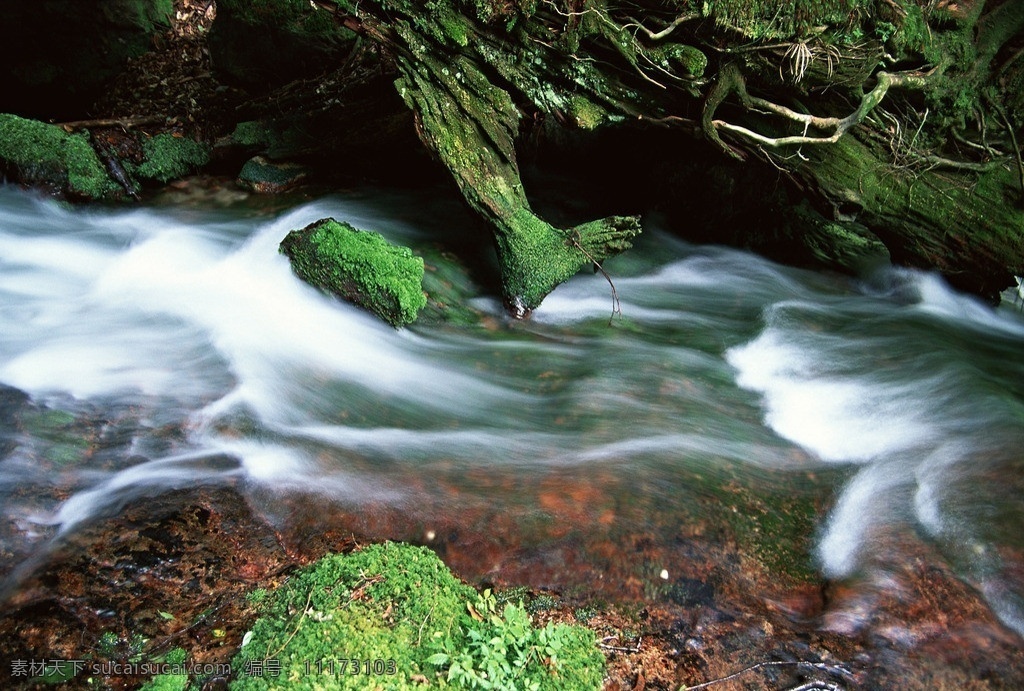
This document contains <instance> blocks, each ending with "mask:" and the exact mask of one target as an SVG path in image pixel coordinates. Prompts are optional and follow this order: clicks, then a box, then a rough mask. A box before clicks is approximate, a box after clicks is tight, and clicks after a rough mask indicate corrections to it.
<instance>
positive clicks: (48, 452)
mask: <svg viewBox="0 0 1024 691" xmlns="http://www.w3.org/2000/svg"><path fill="white" fill-rule="evenodd" d="M20 422H21V425H22V427H23V428H24V429H25V431H26V432H28V433H29V435H30V436H31V437H32V438H33V439H35V440H36V441H37V443H38V444H39V445H40V449H39V451H40V454H41V455H42V456H43V457H44V458H45V459H46V460H48V461H50V462H51V463H55V464H57V465H70V464H73V463H78V462H79V461H81V460H83V459H84V458H85V457H86V456H87V455H88V454H89V450H90V448H91V443H90V441H89V439H88V437H87V435H88V430H86V429H84V428H79V427H78V426H77V424H76V423H77V420H76V419H75V416H74V415H72V414H71V413H68V412H65V411H63V410H50V409H44V410H27V411H24V412H23V413H22V414H21V415H20Z"/></svg>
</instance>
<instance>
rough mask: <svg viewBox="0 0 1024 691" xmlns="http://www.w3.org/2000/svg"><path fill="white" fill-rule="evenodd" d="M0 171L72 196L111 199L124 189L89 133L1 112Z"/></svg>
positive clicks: (57, 192)
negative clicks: (70, 131)
mask: <svg viewBox="0 0 1024 691" xmlns="http://www.w3.org/2000/svg"><path fill="white" fill-rule="evenodd" d="M0 173H2V174H5V175H8V176H10V177H12V178H13V179H14V180H16V181H18V182H21V183H22V184H25V185H32V186H37V187H42V188H44V189H46V190H47V191H49V192H51V193H53V194H57V195H61V196H65V197H69V198H72V199H84V200H100V199H111V198H116V197H119V196H120V195H121V194H122V192H123V189H122V188H121V186H120V185H118V184H117V183H116V182H114V180H113V179H112V178H111V177H110V175H109V174H108V173H107V170H106V167H105V166H104V165H103V163H102V162H101V161H100V158H99V156H98V155H97V154H96V151H95V150H94V149H93V148H92V146H91V145H90V144H89V136H88V134H85V133H75V134H72V133H68V132H66V131H64V130H63V129H62V128H60V127H57V126H56V125H49V124H47V123H45V122H39V121H37V120H28V119H25V118H21V117H18V116H16V115H10V114H0Z"/></svg>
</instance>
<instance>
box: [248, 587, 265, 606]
mask: <svg viewBox="0 0 1024 691" xmlns="http://www.w3.org/2000/svg"><path fill="white" fill-rule="evenodd" d="M266 599H267V589H266V588H257V589H256V590H253V591H252V592H250V593H246V595H245V600H246V602H248V603H249V604H250V605H258V604H261V603H262V602H263V601H265V600H266Z"/></svg>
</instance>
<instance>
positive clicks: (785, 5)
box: [678, 0, 874, 40]
mask: <svg viewBox="0 0 1024 691" xmlns="http://www.w3.org/2000/svg"><path fill="white" fill-rule="evenodd" d="M678 4H679V6H680V8H681V9H685V10H689V11H691V12H699V13H700V14H702V15H703V16H705V17H708V18H710V19H713V20H714V21H715V22H716V23H717V24H719V25H720V26H723V27H727V28H730V29H733V30H735V31H738V32H740V33H742V34H743V35H745V36H748V37H749V38H752V39H755V40H777V39H783V40H785V39H792V38H796V37H800V36H805V35H808V34H809V33H811V32H813V31H817V29H818V27H821V26H832V27H846V26H851V25H856V24H858V23H859V22H860V21H862V20H863V19H864V18H865V17H867V16H869V15H870V14H871V12H872V11H873V10H874V2H873V0H782V1H781V2H762V1H760V0H682V1H681V2H679V3H678Z"/></svg>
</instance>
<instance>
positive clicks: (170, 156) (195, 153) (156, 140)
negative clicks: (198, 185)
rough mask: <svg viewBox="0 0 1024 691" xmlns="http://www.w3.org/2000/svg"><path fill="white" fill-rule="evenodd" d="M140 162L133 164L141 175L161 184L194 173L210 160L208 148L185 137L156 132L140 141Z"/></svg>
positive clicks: (135, 171) (136, 171)
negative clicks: (141, 157) (141, 160)
mask: <svg viewBox="0 0 1024 691" xmlns="http://www.w3.org/2000/svg"><path fill="white" fill-rule="evenodd" d="M142 155H143V159H144V160H143V162H142V163H140V164H138V165H137V166H134V167H133V172H134V173H135V174H136V175H138V176H139V177H142V178H147V179H150V180H156V181H158V182H161V183H164V182H167V181H169V180H173V179H175V178H180V177H184V176H185V175H188V174H190V173H193V172H195V171H196V170H198V169H199V168H201V167H202V166H204V165H206V164H207V163H209V162H210V147H209V146H207V145H206V144H203V143H201V142H197V141H195V140H194V139H190V138H188V137H181V136H176V135H173V134H169V133H166V134H158V135H157V136H155V137H149V138H146V139H145V140H143V142H142Z"/></svg>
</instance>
